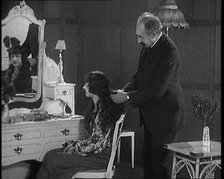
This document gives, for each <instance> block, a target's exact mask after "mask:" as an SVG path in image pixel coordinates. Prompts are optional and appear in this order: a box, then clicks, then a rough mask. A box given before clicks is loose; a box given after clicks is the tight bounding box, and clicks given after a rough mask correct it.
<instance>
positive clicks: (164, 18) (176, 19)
mask: <svg viewBox="0 0 224 179" xmlns="http://www.w3.org/2000/svg"><path fill="white" fill-rule="evenodd" d="M156 14H157V16H158V17H159V19H160V20H161V22H162V24H163V26H165V27H171V26H173V27H183V28H189V24H188V23H187V22H186V21H185V19H184V14H183V12H182V11H181V10H179V9H178V6H177V4H176V2H175V0H165V4H163V5H161V6H159V9H158V11H157V12H156Z"/></svg>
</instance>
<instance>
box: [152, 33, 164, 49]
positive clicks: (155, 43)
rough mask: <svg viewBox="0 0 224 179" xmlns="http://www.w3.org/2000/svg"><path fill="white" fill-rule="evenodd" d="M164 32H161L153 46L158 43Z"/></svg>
mask: <svg viewBox="0 0 224 179" xmlns="http://www.w3.org/2000/svg"><path fill="white" fill-rule="evenodd" d="M162 34H163V33H162V32H160V34H159V37H158V38H157V39H156V41H155V42H154V43H153V44H152V45H151V48H152V47H153V46H154V45H155V44H156V42H158V40H159V39H160V37H161V36H162Z"/></svg>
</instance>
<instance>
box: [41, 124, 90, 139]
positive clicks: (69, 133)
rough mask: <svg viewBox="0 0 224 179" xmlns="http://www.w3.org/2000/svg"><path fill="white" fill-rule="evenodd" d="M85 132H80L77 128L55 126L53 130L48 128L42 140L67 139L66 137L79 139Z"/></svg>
mask: <svg viewBox="0 0 224 179" xmlns="http://www.w3.org/2000/svg"><path fill="white" fill-rule="evenodd" d="M85 133H86V132H85V131H80V130H79V127H78V126H55V128H48V129H47V130H46V131H45V132H44V134H43V138H44V139H46V138H54V139H56V138H58V137H61V138H67V137H73V138H79V137H80V136H82V135H83V134H85Z"/></svg>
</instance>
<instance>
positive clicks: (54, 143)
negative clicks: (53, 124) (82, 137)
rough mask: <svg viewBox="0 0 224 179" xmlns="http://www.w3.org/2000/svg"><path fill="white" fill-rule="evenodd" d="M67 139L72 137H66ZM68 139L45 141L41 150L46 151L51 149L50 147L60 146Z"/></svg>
mask: <svg viewBox="0 0 224 179" xmlns="http://www.w3.org/2000/svg"><path fill="white" fill-rule="evenodd" d="M68 140H72V139H69V138H68ZM68 140H65V139H63V140H56V141H49V142H46V143H44V145H43V151H44V152H46V151H49V150H52V149H56V148H61V147H62V144H64V143H65V142H66V141H68Z"/></svg>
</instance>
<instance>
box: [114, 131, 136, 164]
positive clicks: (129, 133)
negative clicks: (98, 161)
mask: <svg viewBox="0 0 224 179" xmlns="http://www.w3.org/2000/svg"><path fill="white" fill-rule="evenodd" d="M120 137H121V138H122V137H131V168H134V158H135V151H134V149H135V132H134V131H131V130H125V129H123V130H122V131H121V135H120ZM121 138H120V141H119V144H118V149H117V162H118V163H119V162H120V149H121Z"/></svg>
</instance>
